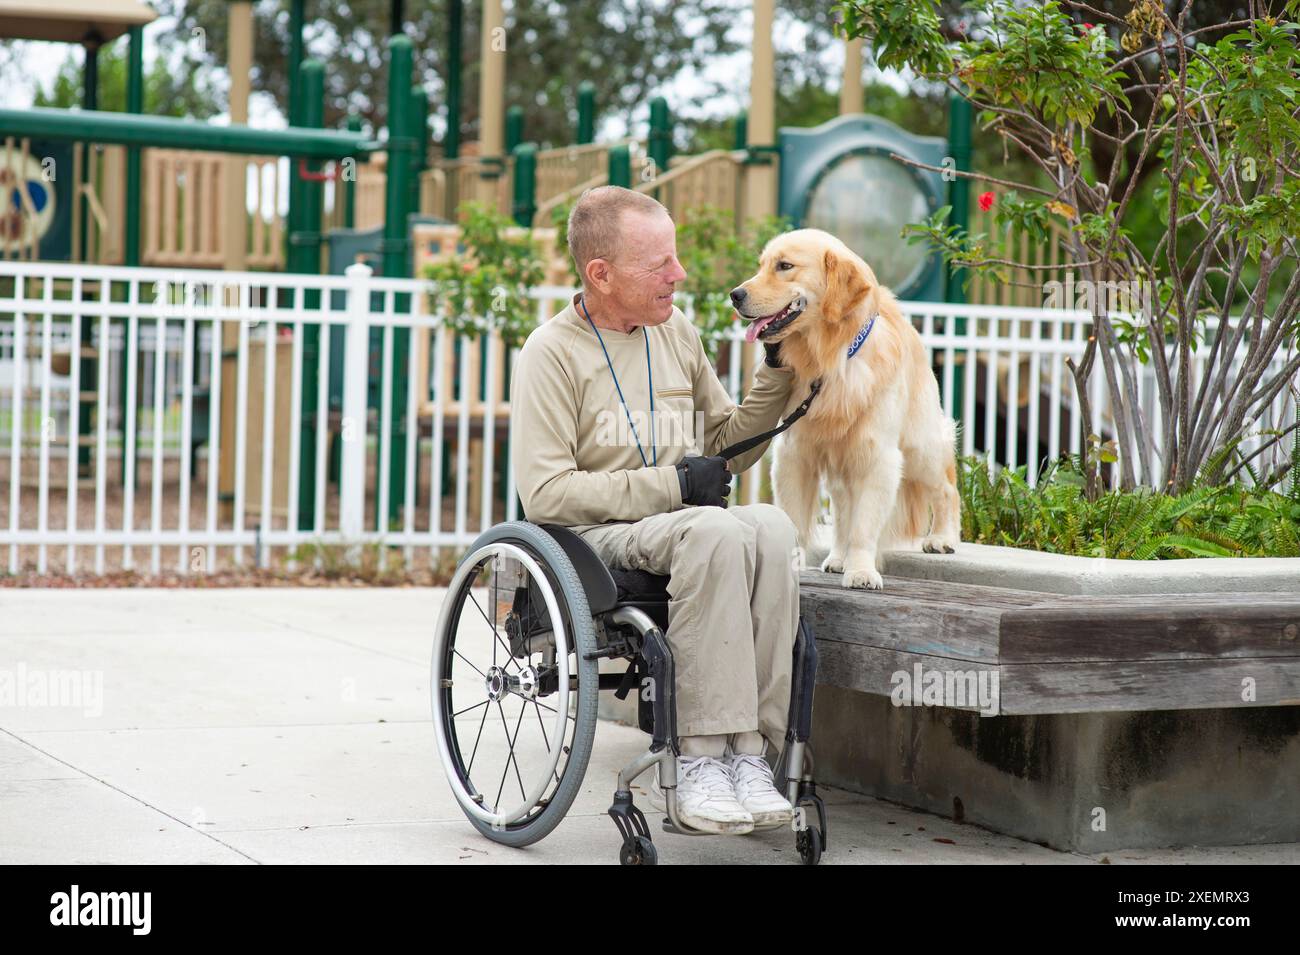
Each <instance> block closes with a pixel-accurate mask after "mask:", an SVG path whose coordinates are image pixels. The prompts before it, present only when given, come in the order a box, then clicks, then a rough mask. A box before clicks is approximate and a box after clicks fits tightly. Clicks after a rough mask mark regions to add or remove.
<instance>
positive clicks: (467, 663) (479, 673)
mask: <svg viewBox="0 0 1300 955" xmlns="http://www.w3.org/2000/svg"><path fill="white" fill-rule="evenodd" d="M451 652H452V653H454V654H456V656H458V657H460V658H461V659H462V660H464V661H465V663H466V665H467V666H468V667H469V668H470V669H471V670H473V671H474V672H475V673H477V674H478V675H479V676H481V677H482V678H483V679H485V680H486V679H487V674H486V673H484V672H483V671H482V670H480V669H479V668H478V667H476V666H474V664H472V663H470V662H469V658H468V657H466V656H465V654H463V653H461V652H460V651H459V650H457V649H456V648H455V647H452V648H451Z"/></svg>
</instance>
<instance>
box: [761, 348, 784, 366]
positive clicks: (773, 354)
mask: <svg viewBox="0 0 1300 955" xmlns="http://www.w3.org/2000/svg"><path fill="white" fill-rule="evenodd" d="M763 351H765V352H767V357H766V358H764V359H763V360H764V361H765V362H767V364H768V365H769V366H770V367H772V368H780V367H781V343H780V342H771V343H770V344H769V343H768V342H763Z"/></svg>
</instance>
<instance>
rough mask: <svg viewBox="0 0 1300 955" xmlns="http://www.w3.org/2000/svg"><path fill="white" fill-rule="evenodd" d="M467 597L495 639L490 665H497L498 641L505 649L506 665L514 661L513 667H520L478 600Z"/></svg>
mask: <svg viewBox="0 0 1300 955" xmlns="http://www.w3.org/2000/svg"><path fill="white" fill-rule="evenodd" d="M469 599H470V601H471V602H472V603H473V604H474V608H475V609H476V610H478V612H479V616H481V617H482V618H483V622H484V623H486V624H487V625H488V626H489V627H492V638H493V640H495V641H496V643H493V644H492V665H493V666H496V665H497V644H498V643H499V644H501V648H502V649H503V650H505V651H506V665H507V666H508V665H510V664H512V663H514V666H515V669H516V670H518V669H520V666H519V664H518V663H515V658H514V654H512V653H511V652H510V648H509V647H508V646H506V644H505V642H504V641H503V640H502V639H501V634H499V633H497V630H496V627H495V626H494V625H493V623H492V621H491V620H489V619H488V616H487V614H486V613H484V612H483V608H482V607H480V606H479V605H478V601H477V600H475V599H474V595H473V594H469Z"/></svg>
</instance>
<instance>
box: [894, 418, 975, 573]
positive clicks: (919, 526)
mask: <svg viewBox="0 0 1300 955" xmlns="http://www.w3.org/2000/svg"><path fill="white" fill-rule="evenodd" d="M942 420H943V424H942V440H941V441H938V442H936V443H935V444H934V446H933V450H932V452H931V454H932V455H933V457H932V458H931V460H929V461H927V462H926V463H925V464H924V465H923V466H922V467H921V468H920V471H921V473H924V474H930V475H942V479H941V480H939V481H938V482H937V483H932V484H930V485H926V484H923V483H922V482H920V481H918V480H916V479H914V478H909V477H908V475H907V474H906V473H905V474H904V475H903V479H902V481H901V482H900V483H899V485H898V496H897V497H896V498H895V499H894V510H893V513H892V514H891V515H890V519H889V524H888V525H887V526H886V528H885V533H884V536H883V538H882V540H881V545H880V551H881V552H883V551H885V550H916V549H918V548H920V546H921V538H923V537H925V536H926V535H928V534H930V533H932V532H942V531H943V530H944V528H945V527H946V526H947V525H950V524H954V523H955V524H957V526H960V518H959V517H957V515H956V513H948V512H949V511H952V510H954V508H955V507H956V504H957V500H958V498H957V492H956V444H957V423H956V422H955V421H953V420H952V419H951V418H948V417H945V418H943V419H942ZM936 508H938V509H940V510H941V511H942V512H943V513H936Z"/></svg>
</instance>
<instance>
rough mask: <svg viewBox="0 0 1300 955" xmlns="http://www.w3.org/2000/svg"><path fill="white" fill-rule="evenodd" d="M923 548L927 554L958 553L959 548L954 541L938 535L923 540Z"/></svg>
mask: <svg viewBox="0 0 1300 955" xmlns="http://www.w3.org/2000/svg"><path fill="white" fill-rule="evenodd" d="M921 550H923V551H925V552H926V553H927V554H953V553H956V551H957V548H956V546H955V545H954V543H953V541H950V540H948V539H947V538H944V537H939V536H937V535H936V536H931V537H927V538H926V539H925V540H923V541H921Z"/></svg>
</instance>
